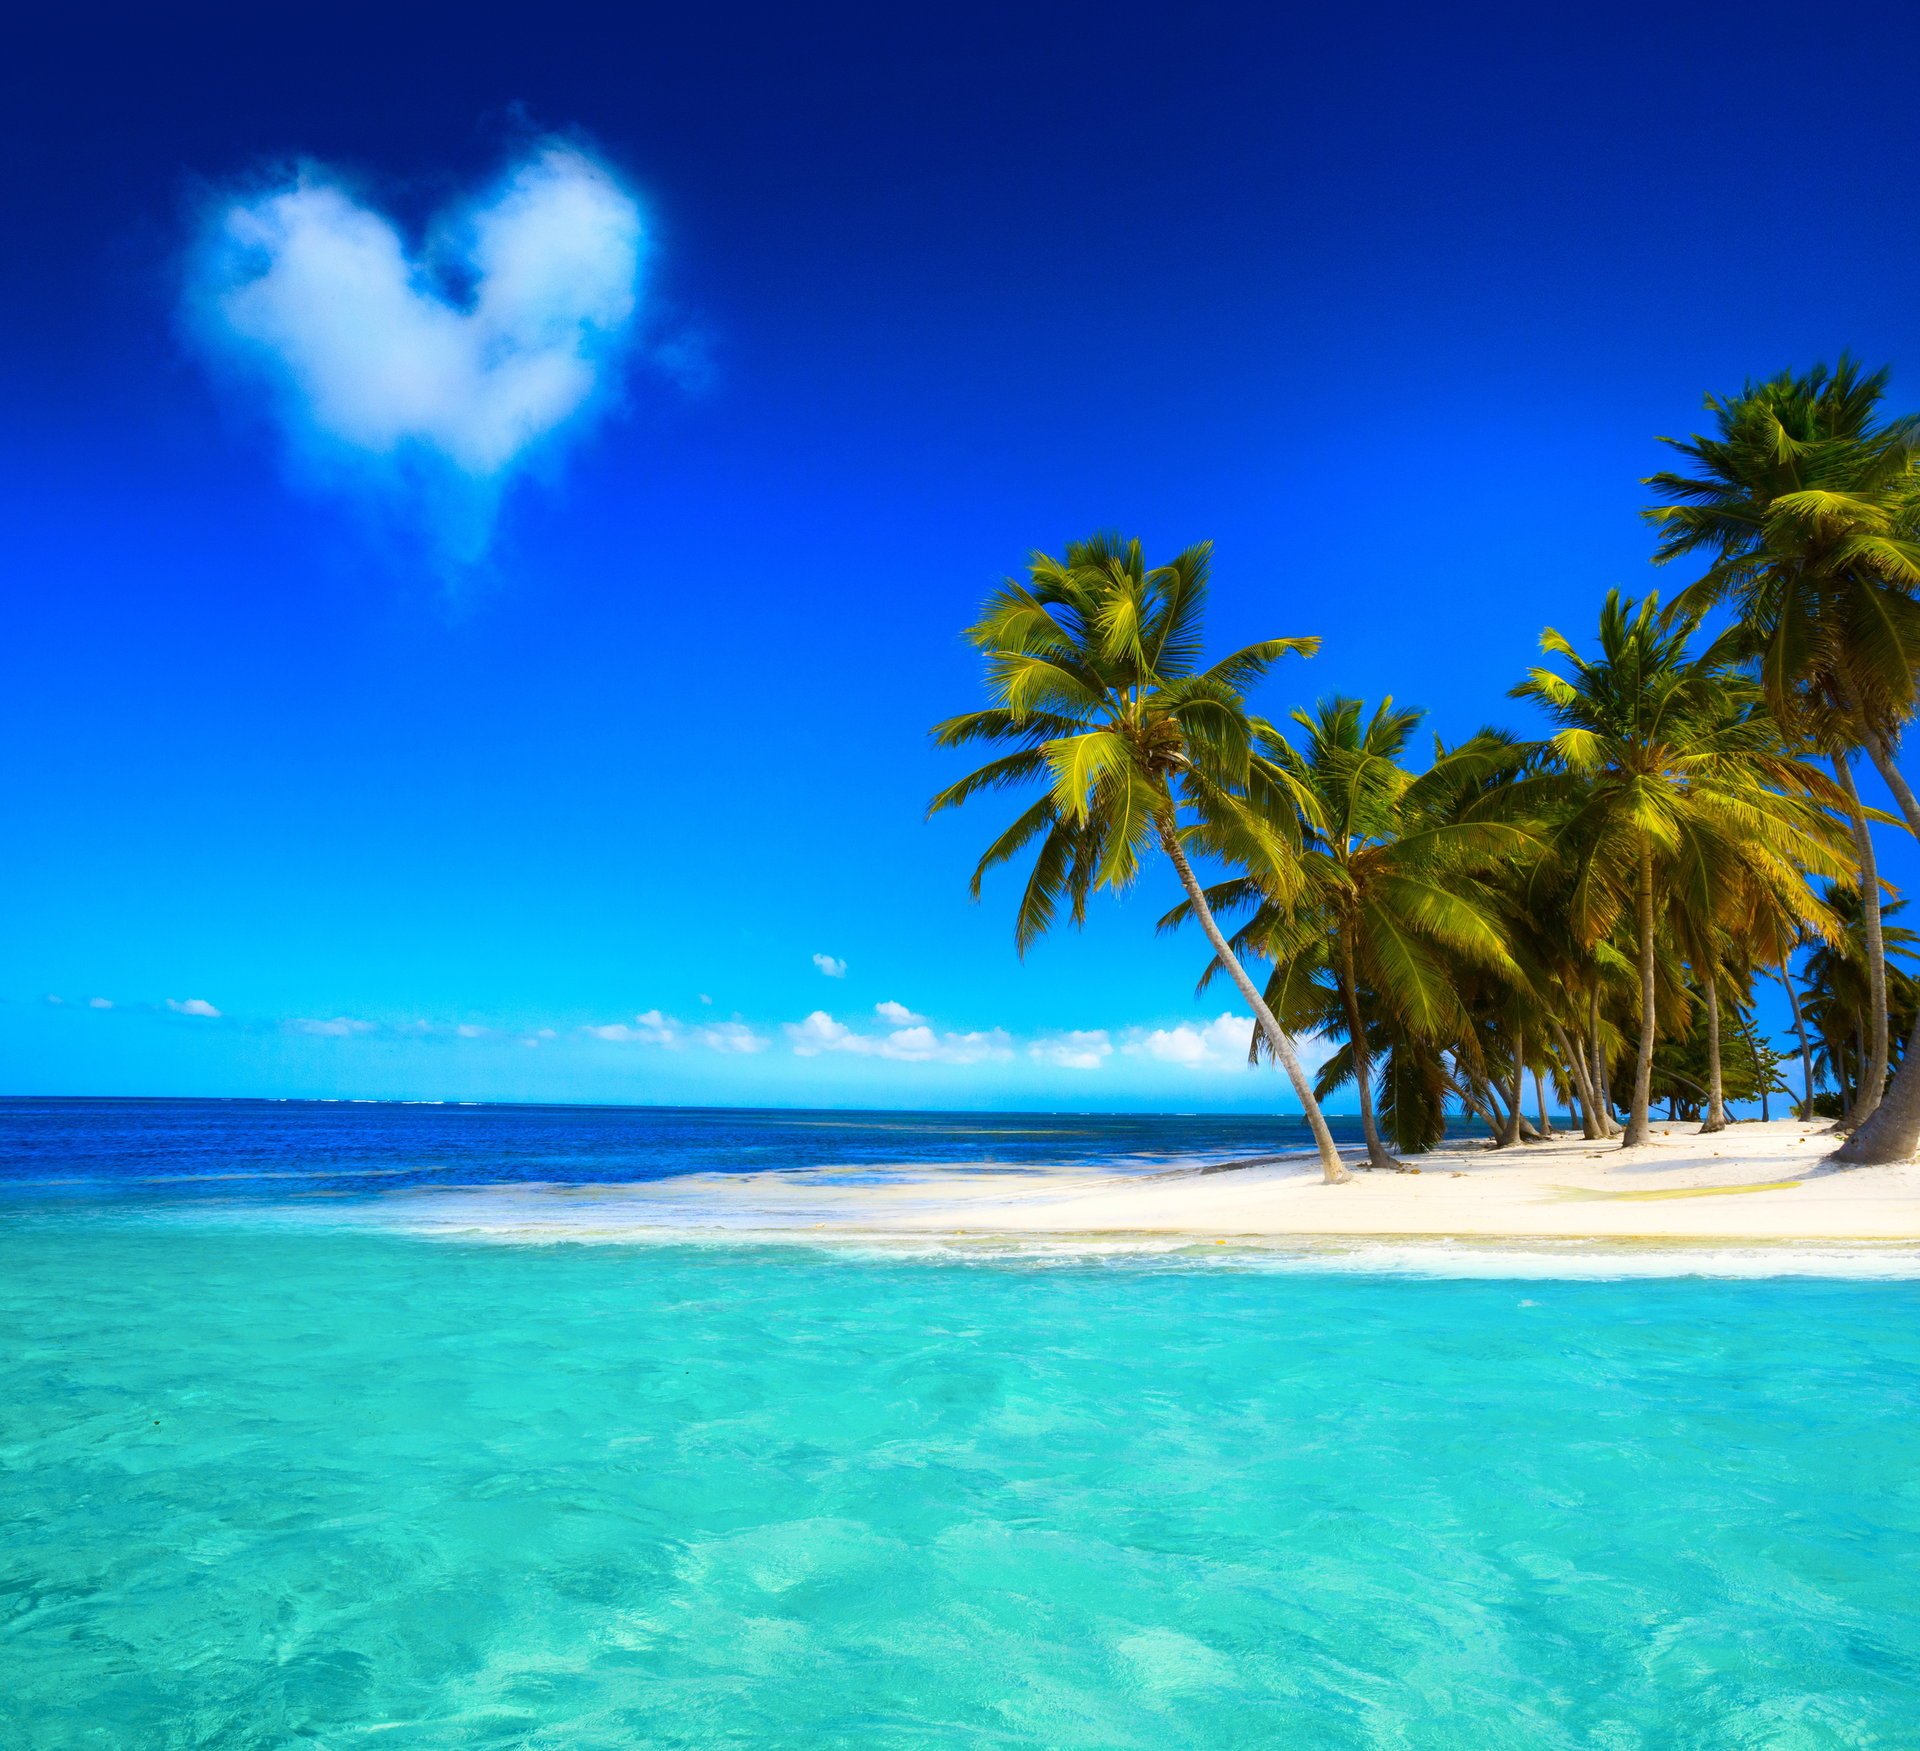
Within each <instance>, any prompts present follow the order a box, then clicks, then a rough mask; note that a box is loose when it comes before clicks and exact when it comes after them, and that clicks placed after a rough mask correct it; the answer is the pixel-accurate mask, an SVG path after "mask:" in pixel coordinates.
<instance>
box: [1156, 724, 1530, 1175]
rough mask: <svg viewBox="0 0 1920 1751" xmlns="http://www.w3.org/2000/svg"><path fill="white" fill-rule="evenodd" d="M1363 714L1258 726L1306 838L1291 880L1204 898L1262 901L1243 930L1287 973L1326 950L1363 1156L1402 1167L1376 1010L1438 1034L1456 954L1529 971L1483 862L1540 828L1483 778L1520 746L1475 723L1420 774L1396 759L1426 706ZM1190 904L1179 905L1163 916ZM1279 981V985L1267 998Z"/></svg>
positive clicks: (1503, 971)
mask: <svg viewBox="0 0 1920 1751" xmlns="http://www.w3.org/2000/svg"><path fill="white" fill-rule="evenodd" d="M1363 712H1364V708H1363V706H1362V705H1361V702H1360V701H1359V700H1357V699H1347V698H1337V699H1328V700H1323V701H1322V702H1321V703H1320V705H1319V707H1318V709H1317V710H1315V711H1314V712H1312V713H1308V712H1304V711H1296V712H1295V713H1293V718H1294V721H1295V723H1297V724H1298V725H1299V726H1300V728H1301V730H1302V731H1304V732H1305V733H1304V735H1303V736H1301V737H1299V738H1297V739H1296V740H1289V739H1288V738H1287V736H1285V735H1283V734H1281V733H1279V732H1278V731H1274V732H1270V733H1268V734H1267V735H1266V736H1264V737H1263V739H1262V750H1263V752H1264V753H1265V754H1266V756H1267V759H1268V760H1269V761H1270V763H1271V765H1272V766H1273V767H1274V768H1275V769H1276V770H1277V771H1278V772H1279V773H1281V774H1282V775H1284V777H1285V778H1286V779H1287V780H1288V781H1289V790H1288V794H1289V795H1290V796H1291V797H1292V798H1293V799H1294V806H1295V809H1296V811H1297V814H1298V819H1297V821H1295V822H1293V823H1290V824H1288V825H1287V828H1286V831H1285V832H1284V833H1283V834H1282V835H1280V836H1279V837H1280V839H1281V840H1282V842H1284V843H1286V844H1288V845H1289V846H1290V847H1291V846H1292V845H1294V844H1296V843H1297V844H1298V845H1299V847H1300V849H1299V851H1298V852H1297V853H1293V852H1290V856H1291V860H1292V867H1291V868H1290V869H1289V870H1288V871H1287V872H1286V876H1287V878H1288V879H1287V880H1286V881H1285V882H1284V883H1276V882H1274V881H1272V880H1266V879H1263V876H1262V873H1261V872H1259V871H1250V872H1249V874H1248V875H1247V876H1246V877H1243V878H1241V879H1240V880H1239V882H1238V883H1227V884H1223V885H1222V887H1221V888H1219V889H1217V890H1209V901H1210V903H1211V902H1212V901H1213V900H1214V899H1215V897H1216V896H1217V898H1218V899H1219V900H1220V901H1222V902H1224V903H1225V904H1227V905H1229V906H1231V905H1234V904H1238V903H1243V902H1245V901H1250V900H1257V901H1258V902H1259V904H1258V907H1257V909H1256V911H1255V913H1254V915H1253V917H1252V919H1251V920H1250V921H1249V923H1248V924H1247V925H1246V926H1244V927H1243V928H1242V929H1241V930H1240V931H1239V932H1237V933H1236V935H1235V936H1234V938H1233V942H1234V944H1236V945H1241V944H1244V945H1246V946H1248V947H1251V948H1253V949H1254V950H1255V951H1256V952H1258V953H1261V954H1263V955H1264V956H1265V957H1266V958H1267V959H1269V960H1270V961H1272V962H1273V964H1274V967H1275V969H1276V976H1278V977H1280V978H1282V980H1283V981H1284V977H1285V974H1284V971H1283V970H1284V969H1286V968H1288V967H1289V966H1294V965H1300V964H1302V963H1301V957H1302V955H1303V954H1304V955H1309V956H1311V957H1312V960H1311V961H1310V962H1309V963H1307V964H1316V963H1317V962H1318V961H1319V960H1320V959H1322V958H1324V961H1325V964H1326V969H1327V973H1328V975H1329V976H1330V979H1331V985H1332V989H1333V991H1334V992H1335V993H1337V995H1338V999H1339V1025H1338V1029H1337V1031H1338V1032H1341V1033H1344V1034H1345V1035H1346V1039H1347V1044H1346V1047H1345V1048H1344V1051H1343V1053H1342V1054H1341V1059H1340V1062H1341V1070H1342V1074H1343V1075H1351V1077H1352V1078H1353V1081H1354V1085H1355V1089H1356V1092H1357V1094H1358V1097H1359V1106H1360V1122H1361V1127H1362V1130H1363V1132H1364V1134H1365V1136H1366V1142H1367V1165H1368V1166H1369V1167H1388V1168H1398V1167H1400V1166H1401V1165H1402V1164H1401V1163H1400V1161H1399V1160H1398V1159H1397V1158H1396V1157H1395V1156H1394V1154H1393V1152H1392V1150H1390V1149H1389V1148H1388V1147H1387V1145H1386V1142H1385V1141H1384V1139H1383V1138H1382V1136H1381V1134H1380V1127H1379V1121H1378V1115H1377V1114H1376V1112H1375V1110H1374V1063H1373V1052H1372V1048H1371V1045H1370V1042H1369V1028H1368V1016H1367V1013H1366V1012H1367V1011H1368V1010H1369V1008H1371V1009H1372V1010H1373V1011H1374V1012H1375V1014H1376V1015H1377V1016H1378V1017H1379V1018H1380V1019H1387V1018H1388V1017H1390V1018H1391V1021H1392V1023H1393V1024H1394V1037H1395V1038H1397V1039H1400V1040H1403V1041H1405V1042H1406V1043H1407V1044H1408V1045H1412V1044H1414V1043H1416V1042H1424V1043H1427V1044H1430V1045H1432V1044H1439V1043H1442V1042H1444V1041H1446V1040H1448V1039H1449V1038H1451V1037H1453V1036H1454V1035H1456V1034H1457V1033H1458V1032H1459V1031H1460V1029H1461V1028H1462V1027H1463V1026H1464V1025H1465V1023H1466V1017H1465V1014H1464V1012H1463V1011H1462V1009H1461V1007H1460V1003H1459V999H1458V995H1457V985H1458V976H1459V970H1460V968H1461V967H1462V966H1471V967H1475V968H1480V969H1484V970H1488V971H1491V972H1494V973H1496V974H1499V975H1501V976H1504V977H1506V978H1509V979H1511V980H1512V981H1513V982H1515V983H1516V984H1517V983H1519V982H1520V978H1521V975H1520V971H1519V969H1518V967H1516V966H1515V964H1514V962H1513V958H1512V956H1511V955H1510V954H1509V952H1508V948H1507V943H1506V940H1505V936H1504V934H1503V932H1502V927H1501V920H1500V917H1499V915H1498V911H1497V908H1496V905H1495V901H1494V896H1493V894H1492V892H1491V891H1490V890H1489V889H1488V888H1487V886H1486V885H1485V883H1484V882H1483V881H1482V879H1481V876H1482V873H1483V872H1484V871H1485V870H1486V869H1487V867H1488V866H1489V865H1490V864H1492V863H1494V862H1496V861H1497V860H1499V859H1501V858H1503V857H1509V856H1512V855H1515V854H1516V853H1517V852H1518V851H1519V850H1520V849H1521V848H1523V847H1526V846H1529V845H1531V843H1532V841H1531V840H1530V838H1529V836H1528V835H1527V833H1526V832H1525V830H1524V829H1523V828H1522V827H1520V826H1519V825H1516V824H1515V823H1514V822H1512V821H1510V820H1506V819H1503V818H1501V812H1500V803H1501V800H1502V797H1503V794H1504V793H1503V792H1501V791H1499V790H1493V791H1491V792H1490V793H1489V792H1483V791H1482V789H1481V786H1480V781H1482V780H1484V779H1486V778H1487V777H1489V776H1490V775H1493V774H1495V773H1504V772H1505V771H1506V770H1507V769H1508V768H1510V767H1512V766H1513V765H1514V764H1515V753H1514V750H1513V748H1512V746H1511V745H1510V744H1508V743H1506V742H1504V741H1501V740H1500V739H1499V738H1496V737H1492V736H1481V737H1477V738H1475V739H1474V740H1473V741H1471V742H1468V743H1466V744H1464V745H1463V746H1462V747H1460V748H1457V749H1453V750H1446V749H1441V750H1440V751H1439V752H1438V753H1437V754H1436V757H1435V759H1434V762H1433V764H1432V765H1431V766H1430V767H1429V768H1428V769H1427V770H1426V771H1425V772H1423V773H1421V774H1419V775H1418V776H1415V775H1414V774H1413V773H1412V772H1409V771H1408V770H1407V769H1406V768H1405V767H1404V766H1402V765H1401V764H1400V757H1401V756H1402V755H1403V754H1404V753H1405V751H1406V746H1407V742H1408V739H1409V738H1410V737H1411V735H1412V734H1413V731H1414V728H1415V726H1416V725H1418V723H1419V722H1420V719H1421V717H1422V716H1423V714H1422V713H1421V712H1418V711H1412V710H1406V709H1396V708H1395V706H1394V703H1393V701H1392V700H1391V699H1389V700H1386V701H1384V702H1383V703H1382V704H1381V705H1380V706H1379V707H1378V708H1377V709H1376V710H1375V711H1374V712H1373V714H1372V716H1371V717H1364V716H1363ZM1217 909H1219V908H1218V906H1216V910H1217ZM1191 912H1192V908H1191V907H1190V906H1181V907H1176V908H1175V909H1174V911H1172V912H1170V913H1169V914H1168V915H1167V917H1166V918H1164V919H1162V920H1161V923H1162V927H1163V928H1165V927H1168V926H1171V925H1174V924H1178V923H1179V922H1181V921H1182V920H1183V919H1184V918H1186V917H1187V916H1189V915H1190V914H1191ZM1211 971H1212V969H1209V972H1211ZM1205 983H1206V980H1205V979H1204V978H1203V980H1202V984H1203V985H1204V984H1205ZM1275 995H1276V993H1275V992H1273V991H1272V990H1270V991H1269V997H1270V999H1271V998H1272V997H1273V996H1275Z"/></svg>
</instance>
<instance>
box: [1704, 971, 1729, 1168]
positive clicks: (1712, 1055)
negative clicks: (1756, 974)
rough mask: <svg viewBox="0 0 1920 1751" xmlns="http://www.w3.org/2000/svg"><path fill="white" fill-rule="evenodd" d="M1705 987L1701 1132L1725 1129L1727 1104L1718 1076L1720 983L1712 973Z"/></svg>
mask: <svg viewBox="0 0 1920 1751" xmlns="http://www.w3.org/2000/svg"><path fill="white" fill-rule="evenodd" d="M1705 984H1706V987H1707V1122H1706V1123H1705V1124H1704V1125H1702V1126H1701V1127H1700V1129H1701V1131H1702V1132H1707V1131H1724V1130H1725V1129H1726V1128H1727V1102H1726V1095H1725V1093H1724V1084H1723V1082H1722V1080H1721V1076H1720V981H1719V980H1718V979H1717V978H1715V977H1714V975H1713V974H1712V973H1708V974H1707V976H1706V980H1705Z"/></svg>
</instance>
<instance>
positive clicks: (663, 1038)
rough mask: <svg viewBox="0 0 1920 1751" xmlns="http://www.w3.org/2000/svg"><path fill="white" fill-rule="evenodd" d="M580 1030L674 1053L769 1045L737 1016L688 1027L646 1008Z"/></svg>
mask: <svg viewBox="0 0 1920 1751" xmlns="http://www.w3.org/2000/svg"><path fill="white" fill-rule="evenodd" d="M580 1031H581V1032H582V1033H584V1034H586V1035H588V1036H589V1037H591V1038H593V1039H596V1040H606V1041H608V1042H610V1043H611V1044H614V1045H622V1046H625V1045H637V1046H661V1047H664V1048H665V1049H666V1050H668V1051H670V1052H677V1051H679V1050H681V1049H682V1048H683V1047H686V1046H703V1047H705V1048H706V1049H707V1050H708V1051H709V1052H727V1053H732V1054H735V1055H741V1056H744V1055H746V1054H750V1053H753V1052H764V1051H765V1050H766V1049H767V1047H768V1046H769V1045H771V1044H772V1042H771V1041H770V1040H769V1039H768V1038H767V1036H766V1035H765V1034H763V1033H759V1032H757V1031H756V1030H755V1029H753V1028H752V1027H750V1026H748V1025H747V1023H745V1022H743V1021H740V1020H739V1019H737V1018H736V1019H735V1020H733V1021H715V1022H703V1023H701V1024H700V1025H699V1026H698V1027H689V1026H687V1024H686V1023H685V1022H683V1021H681V1020H680V1019H679V1018H678V1017H676V1016H671V1015H667V1014H666V1013H664V1012H663V1011H661V1010H658V1009H649V1010H646V1011H644V1012H643V1013H642V1014H640V1015H636V1016H635V1017H634V1018H633V1020H632V1021H631V1022H624V1021H615V1022H606V1023H602V1024H599V1025H589V1026H587V1027H584V1028H582V1029H581V1030H580Z"/></svg>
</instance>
